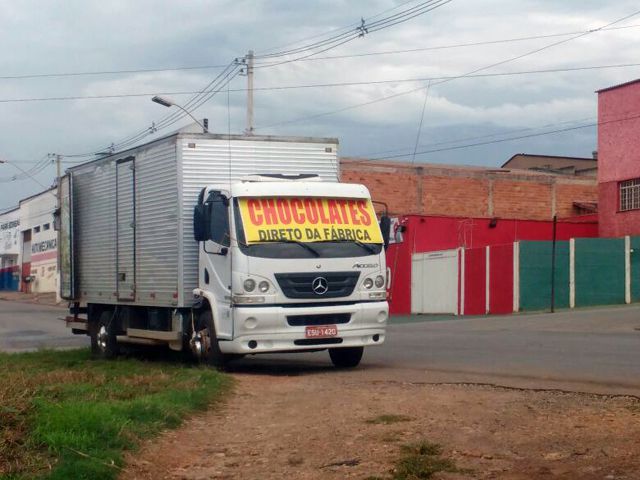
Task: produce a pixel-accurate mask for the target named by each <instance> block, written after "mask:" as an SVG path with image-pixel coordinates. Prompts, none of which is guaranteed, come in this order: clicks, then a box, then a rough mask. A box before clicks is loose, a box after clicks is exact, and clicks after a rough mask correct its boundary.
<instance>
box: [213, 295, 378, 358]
mask: <svg viewBox="0 0 640 480" xmlns="http://www.w3.org/2000/svg"><path fill="white" fill-rule="evenodd" d="M345 313H348V314H350V320H349V322H348V323H340V324H337V328H338V335H337V336H336V337H329V338H326V339H313V341H311V340H310V339H306V338H305V328H306V327H305V326H290V325H289V324H288V323H287V316H294V315H333V314H345ZM233 318H234V339H233V340H220V341H219V345H220V350H221V351H222V352H223V353H241V354H249V353H267V352H286V351H298V350H317V349H319V348H329V347H363V346H368V345H381V344H382V343H384V338H385V331H386V327H387V320H388V318H389V305H388V304H387V302H364V303H355V304H352V305H333V306H327V307H323V306H317V305H314V306H309V307H306V306H300V307H293V308H290V307H281V306H265V307H235V308H234V309H233ZM336 339H339V340H336ZM335 342H339V343H335ZM252 347H253V348H252Z"/></svg>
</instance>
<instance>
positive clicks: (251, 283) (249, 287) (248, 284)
mask: <svg viewBox="0 0 640 480" xmlns="http://www.w3.org/2000/svg"><path fill="white" fill-rule="evenodd" d="M243 286H244V290H245V292H253V291H254V290H255V289H256V281H255V280H254V279H252V278H247V279H246V280H245V281H244V283H243Z"/></svg>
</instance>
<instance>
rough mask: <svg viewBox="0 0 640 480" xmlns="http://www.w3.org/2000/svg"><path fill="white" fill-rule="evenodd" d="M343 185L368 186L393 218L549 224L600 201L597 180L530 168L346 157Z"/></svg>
mask: <svg viewBox="0 0 640 480" xmlns="http://www.w3.org/2000/svg"><path fill="white" fill-rule="evenodd" d="M341 179H342V181H343V182H353V183H362V184H364V185H366V186H367V187H368V188H369V190H370V191H371V194H372V197H373V199H374V200H377V201H381V202H385V203H386V204H387V205H388V206H389V211H390V212H391V213H393V214H404V215H407V214H422V215H448V216H458V217H494V216H495V217H499V218H518V219H531V220H548V219H551V218H552V217H553V215H554V213H556V214H557V215H558V217H560V218H565V217H570V216H573V215H576V214H577V213H578V211H577V210H576V209H575V207H574V206H573V202H597V199H598V191H597V185H596V181H595V179H589V178H584V177H570V176H566V175H552V174H547V173H540V172H532V171H527V170H502V169H488V168H481V167H465V166H445V165H431V164H420V165H411V164H403V163H390V162H389V163H380V162H374V161H367V160H362V159H350V158H344V159H341Z"/></svg>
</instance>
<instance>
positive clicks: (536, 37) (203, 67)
mask: <svg viewBox="0 0 640 480" xmlns="http://www.w3.org/2000/svg"><path fill="white" fill-rule="evenodd" d="M638 27H640V24H635V25H624V26H619V27H609V28H603V29H602V31H614V30H624V29H628V28H638ZM588 31H589V30H581V31H572V32H563V33H552V34H547V35H532V36H527V37H514V38H503V39H496V40H486V41H482V42H469V43H456V44H450V45H435V46H431V47H417V48H408V49H399V50H382V51H376V52H363V53H354V54H348V55H332V56H324V57H315V56H314V57H312V58H303V59H299V60H297V61H301V62H306V61H317V60H337V59H344V58H358V57H370V56H378V55H397V54H403V53H419V52H426V51H432V50H447V49H454V48H464V47H475V46H483V45H495V44H502V43H516V42H523V41H527V40H539V39H544V38H553V37H566V36H568V35H576V34H580V33H586V32H588ZM226 66H227V65H222V64H219V65H194V66H182V67H161V68H160V67H158V68H138V69H122V70H96V71H83V72H59V73H56V72H48V73H31V74H16V75H4V76H0V80H24V79H29V78H56V77H82V76H100V75H127V74H132V73H160V72H176V71H189V70H213V69H220V68H225V67H226ZM232 91H233V90H232ZM191 93H194V92H184V94H191Z"/></svg>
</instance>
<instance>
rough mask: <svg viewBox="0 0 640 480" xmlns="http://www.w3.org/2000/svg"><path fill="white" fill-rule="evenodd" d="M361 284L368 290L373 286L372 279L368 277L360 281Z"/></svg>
mask: <svg viewBox="0 0 640 480" xmlns="http://www.w3.org/2000/svg"><path fill="white" fill-rule="evenodd" d="M362 286H363V287H364V288H366V289H367V290H369V289H370V288H371V287H373V280H371V279H370V278H365V279H364V282H362Z"/></svg>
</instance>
